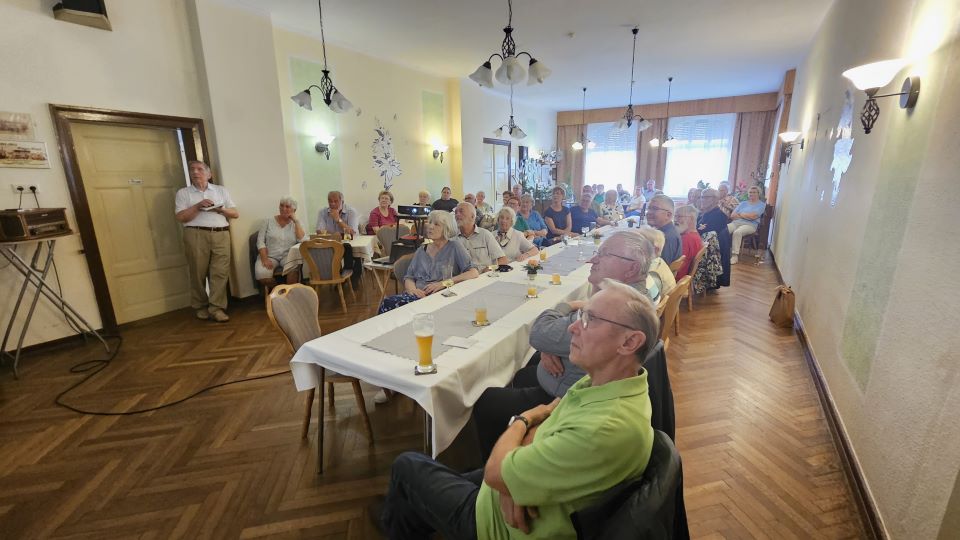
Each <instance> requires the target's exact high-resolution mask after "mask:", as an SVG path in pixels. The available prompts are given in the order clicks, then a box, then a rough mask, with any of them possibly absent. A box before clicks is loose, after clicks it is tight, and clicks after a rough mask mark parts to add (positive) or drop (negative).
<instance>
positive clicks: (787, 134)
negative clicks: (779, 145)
mask: <svg viewBox="0 0 960 540" xmlns="http://www.w3.org/2000/svg"><path fill="white" fill-rule="evenodd" d="M800 135H803V133H800V132H799V131H784V132H783V133H781V134H780V140H781V141H783V142H785V143H792V142H793V141H795V140H797V138H798V137H800Z"/></svg>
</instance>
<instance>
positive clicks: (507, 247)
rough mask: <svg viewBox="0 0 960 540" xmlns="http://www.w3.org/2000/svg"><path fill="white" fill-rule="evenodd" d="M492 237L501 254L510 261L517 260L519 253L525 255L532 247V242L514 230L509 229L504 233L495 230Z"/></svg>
mask: <svg viewBox="0 0 960 540" xmlns="http://www.w3.org/2000/svg"><path fill="white" fill-rule="evenodd" d="M494 237H495V238H496V240H497V245H498V246H500V249H502V250H503V254H504V255H505V256H506V257H507V259H509V260H511V261H515V260H517V257H519V256H520V254H521V253H526V252H528V251H530V250H531V249H533V247H534V246H533V242H531V241H530V240H528V239H527V237H526V236H524V235H523V233H522V232H520V231H518V230H516V229H510V230H509V231H507V232H506V233H503V232H500V231H499V230H497V232H496V233H494Z"/></svg>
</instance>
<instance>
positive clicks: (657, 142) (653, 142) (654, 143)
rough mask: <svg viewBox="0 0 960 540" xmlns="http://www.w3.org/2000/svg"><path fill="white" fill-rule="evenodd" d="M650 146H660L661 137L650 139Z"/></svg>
mask: <svg viewBox="0 0 960 540" xmlns="http://www.w3.org/2000/svg"><path fill="white" fill-rule="evenodd" d="M650 146H652V147H654V148H657V147H659V146H660V139H659V138H657V137H654V138H652V139H650Z"/></svg>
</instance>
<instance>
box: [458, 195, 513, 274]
mask: <svg viewBox="0 0 960 540" xmlns="http://www.w3.org/2000/svg"><path fill="white" fill-rule="evenodd" d="M455 212H456V213H455V215H456V218H457V226H458V227H459V229H460V234H459V235H457V237H456V241H458V242H460V243H461V244H463V247H465V248H466V249H467V253H468V254H469V255H470V260H471V261H472V263H473V267H474V268H476V269H477V270H478V271H480V272H486V270H487V267H488V266H490V265H494V264H496V265H501V264H507V263H509V262H510V261H508V260H507V258H506V256H504V254H503V250H502V249H500V245H499V244H497V239H496V238H495V237H494V236H493V233H492V232H490V231H488V230H486V229H481V228H480V227H477V209H476V208H474V207H473V205H472V204H470V203H467V202H462V203H460V204H458V205H457V208H456V210H455Z"/></svg>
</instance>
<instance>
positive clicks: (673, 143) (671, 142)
mask: <svg viewBox="0 0 960 540" xmlns="http://www.w3.org/2000/svg"><path fill="white" fill-rule="evenodd" d="M680 142H681V141H680V139H674V138H673V137H670V138H669V139H667V140H665V141H663V144H661V145H660V146H662V147H664V148H673V147H674V146H679V145H680Z"/></svg>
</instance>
